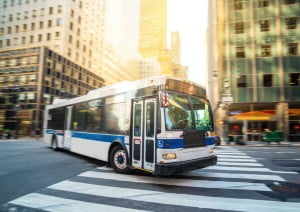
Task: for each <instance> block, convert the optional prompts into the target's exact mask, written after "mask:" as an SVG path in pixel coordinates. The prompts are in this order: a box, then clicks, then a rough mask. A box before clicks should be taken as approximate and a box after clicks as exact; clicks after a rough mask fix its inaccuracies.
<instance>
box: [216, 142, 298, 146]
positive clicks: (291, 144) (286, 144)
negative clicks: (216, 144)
mask: <svg viewBox="0 0 300 212" xmlns="http://www.w3.org/2000/svg"><path fill="white" fill-rule="evenodd" d="M221 146H258V147H261V146H266V147H292V146H295V147H297V146H298V147H300V142H297V141H295V142H292V141H282V142H280V143H278V142H271V143H267V142H262V141H246V144H245V145H239V144H235V143H234V142H230V143H229V144H226V143H221Z"/></svg>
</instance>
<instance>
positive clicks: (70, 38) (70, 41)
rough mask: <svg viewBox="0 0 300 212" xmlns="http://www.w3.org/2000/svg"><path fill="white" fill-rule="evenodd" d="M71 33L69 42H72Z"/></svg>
mask: <svg viewBox="0 0 300 212" xmlns="http://www.w3.org/2000/svg"><path fill="white" fill-rule="evenodd" d="M72 40H73V39H72V35H69V43H72Z"/></svg>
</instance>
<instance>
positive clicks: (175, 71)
mask: <svg viewBox="0 0 300 212" xmlns="http://www.w3.org/2000/svg"><path fill="white" fill-rule="evenodd" d="M170 60H171V70H172V76H174V77H177V78H180V79H185V80H187V79H188V67H187V66H183V65H181V41H180V35H179V32H178V31H175V32H171V49H170Z"/></svg>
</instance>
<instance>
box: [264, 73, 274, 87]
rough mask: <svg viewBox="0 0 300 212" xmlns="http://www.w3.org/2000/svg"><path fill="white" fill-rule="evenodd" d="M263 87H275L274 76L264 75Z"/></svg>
mask: <svg viewBox="0 0 300 212" xmlns="http://www.w3.org/2000/svg"><path fill="white" fill-rule="evenodd" d="M263 83H264V84H263V86H264V87H272V85H273V74H264V75H263Z"/></svg>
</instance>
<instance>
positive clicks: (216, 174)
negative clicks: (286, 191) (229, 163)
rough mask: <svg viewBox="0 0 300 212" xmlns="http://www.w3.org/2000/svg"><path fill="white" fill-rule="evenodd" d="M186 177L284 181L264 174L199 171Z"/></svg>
mask: <svg viewBox="0 0 300 212" xmlns="http://www.w3.org/2000/svg"><path fill="white" fill-rule="evenodd" d="M186 174H188V176H199V177H218V178H233V179H253V180H271V181H281V182H285V181H286V180H285V179H283V178H282V177H280V176H278V175H266V174H238V173H220V172H207V171H205V172H201V170H198V171H193V172H188V173H186Z"/></svg>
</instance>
